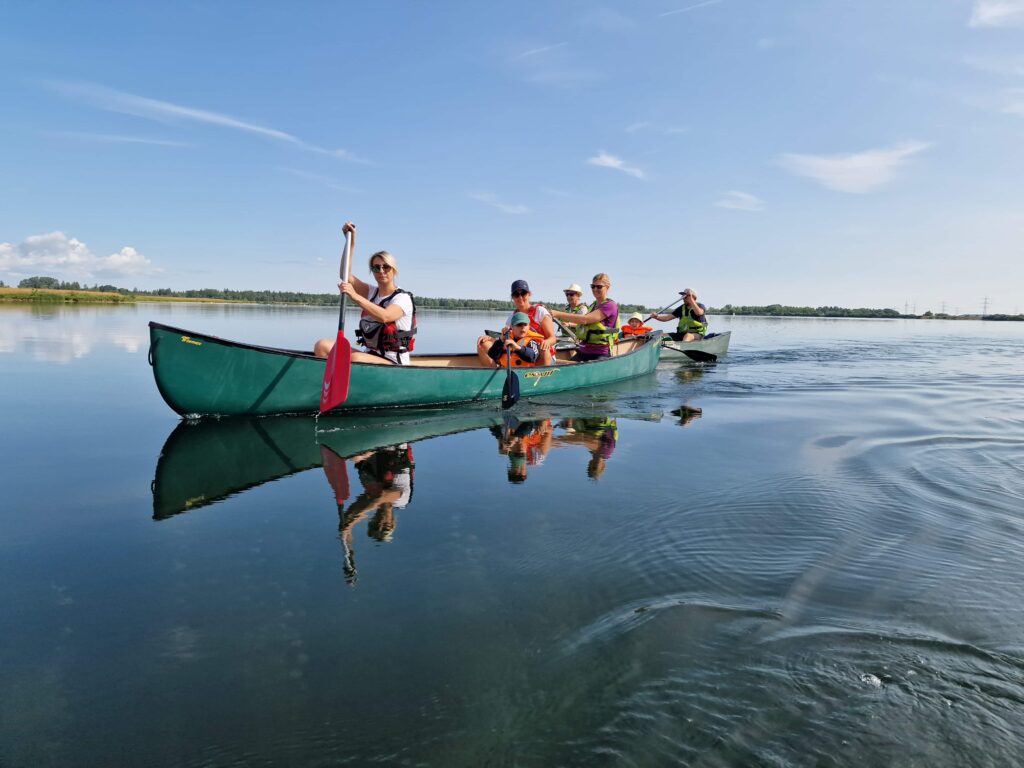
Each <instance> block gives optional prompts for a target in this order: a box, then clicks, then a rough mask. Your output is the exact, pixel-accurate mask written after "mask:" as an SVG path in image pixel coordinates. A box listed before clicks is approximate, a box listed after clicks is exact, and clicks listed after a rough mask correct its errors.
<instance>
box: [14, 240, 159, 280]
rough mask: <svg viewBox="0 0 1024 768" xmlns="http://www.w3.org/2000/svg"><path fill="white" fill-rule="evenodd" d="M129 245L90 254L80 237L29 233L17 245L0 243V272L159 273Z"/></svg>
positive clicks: (63, 275)
mask: <svg viewBox="0 0 1024 768" xmlns="http://www.w3.org/2000/svg"><path fill="white" fill-rule="evenodd" d="M159 271H160V270H158V269H157V268H155V267H154V266H153V263H152V262H151V261H150V260H149V259H148V258H146V257H145V256H143V255H142V254H141V253H139V252H138V251H137V250H135V249H134V248H132V247H131V246H125V247H124V248H122V249H121V250H120V251H118V252H117V253H112V254H110V255H109V256H96V255H94V254H93V253H92V252H91V251H90V250H89V248H88V246H86V244H85V243H83V242H82V241H81V240H76V239H75V238H73V237H68V236H67V235H65V234H64V233H63V232H50V233H49V234H45V235H32V236H31V237H28V238H26V239H25V240H24V241H23V242H21V243H18V244H17V245H12V244H11V243H0V272H11V273H13V274H16V275H29V274H40V273H43V274H47V275H50V276H52V277H61V278H75V279H82V278H93V277H125V276H128V275H145V274H152V273H154V272H159Z"/></svg>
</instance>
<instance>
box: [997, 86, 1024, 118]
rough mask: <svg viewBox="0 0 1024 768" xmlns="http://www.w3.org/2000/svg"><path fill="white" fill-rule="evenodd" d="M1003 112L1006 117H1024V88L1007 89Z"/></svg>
mask: <svg viewBox="0 0 1024 768" xmlns="http://www.w3.org/2000/svg"><path fill="white" fill-rule="evenodd" d="M1001 111H1002V113H1003V114H1004V115H1017V116H1018V117H1024V88H1007V89H1006V103H1005V104H1004V105H1003V108H1002V110H1001Z"/></svg>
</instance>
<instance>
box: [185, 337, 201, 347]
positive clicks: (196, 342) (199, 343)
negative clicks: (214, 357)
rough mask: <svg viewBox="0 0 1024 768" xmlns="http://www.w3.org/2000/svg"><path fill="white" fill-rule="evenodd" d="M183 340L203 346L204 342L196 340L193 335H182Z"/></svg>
mask: <svg viewBox="0 0 1024 768" xmlns="http://www.w3.org/2000/svg"><path fill="white" fill-rule="evenodd" d="M181 340H182V341H183V342H185V343H186V344H193V345H195V346H197V347H201V346H203V342H201V341H196V340H195V339H193V338H192V337H191V336H182V337H181Z"/></svg>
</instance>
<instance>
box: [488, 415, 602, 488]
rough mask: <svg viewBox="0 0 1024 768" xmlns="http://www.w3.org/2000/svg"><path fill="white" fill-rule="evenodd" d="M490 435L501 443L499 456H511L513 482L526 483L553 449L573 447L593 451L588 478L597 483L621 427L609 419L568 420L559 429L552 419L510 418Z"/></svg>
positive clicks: (509, 466)
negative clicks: (530, 472) (531, 472)
mask: <svg viewBox="0 0 1024 768" xmlns="http://www.w3.org/2000/svg"><path fill="white" fill-rule="evenodd" d="M491 434H492V435H494V436H495V437H496V438H497V440H498V453H500V454H501V455H503V456H508V460H509V465H508V481H509V482H510V483H523V482H525V481H526V478H527V477H528V474H529V468H530V467H536V466H539V465H541V464H543V463H544V459H545V457H546V456H547V455H548V452H549V451H550V450H551V449H552V448H554V447H568V446H573V445H582V446H583V447H584V448H586V449H587V450H588V451H590V455H591V458H590V461H589V462H588V463H587V477H589V478H591V479H593V480H597V479H598V478H600V477H601V475H603V474H604V470H605V462H606V461H608V459H610V458H611V457H612V454H613V453H614V452H615V444H616V441H617V440H618V437H619V426H618V422H617V421H616V420H615V419H613V418H610V417H584V418H580V417H573V418H567V419H562V420H561V421H559V422H558V423H557V426H555V425H554V424H553V422H552V419H535V420H532V421H521V420H517V419H511V420H509V421H506V423H505V424H503V425H502V426H500V427H498V426H494V427H491Z"/></svg>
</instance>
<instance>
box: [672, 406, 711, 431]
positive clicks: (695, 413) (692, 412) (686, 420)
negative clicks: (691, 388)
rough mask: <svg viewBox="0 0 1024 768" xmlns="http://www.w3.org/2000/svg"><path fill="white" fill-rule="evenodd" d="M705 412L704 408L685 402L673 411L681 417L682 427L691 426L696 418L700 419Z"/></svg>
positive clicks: (674, 414) (680, 424) (673, 413)
mask: <svg viewBox="0 0 1024 768" xmlns="http://www.w3.org/2000/svg"><path fill="white" fill-rule="evenodd" d="M703 414H704V410H703V409H702V408H697V407H695V406H692V405H687V404H685V403H684V404H683V405H680V406H679V407H678V408H676V409H674V410H673V411H672V415H673V416H678V417H679V426H680V427H686V426H689V425H690V423H691V422H693V421H694V419H699V418H700V417H701V416H702V415H703Z"/></svg>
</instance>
